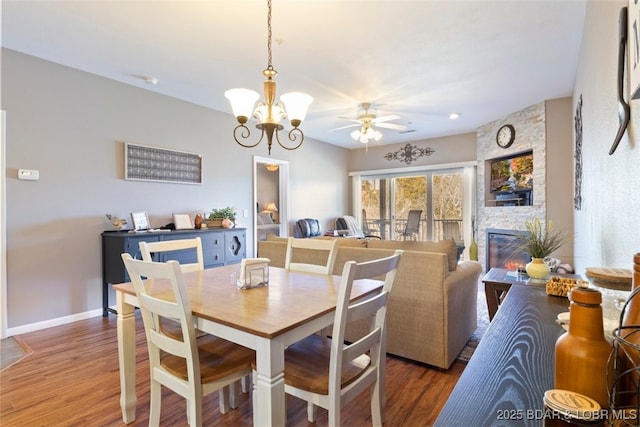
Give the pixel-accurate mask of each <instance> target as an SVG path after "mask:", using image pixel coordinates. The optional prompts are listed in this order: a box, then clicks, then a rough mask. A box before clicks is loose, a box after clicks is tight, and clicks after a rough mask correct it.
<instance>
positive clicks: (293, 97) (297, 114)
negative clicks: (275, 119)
mask: <svg viewBox="0 0 640 427" xmlns="http://www.w3.org/2000/svg"><path fill="white" fill-rule="evenodd" d="M280 100H281V101H282V102H283V103H284V107H285V109H286V111H287V115H288V116H289V120H290V121H291V122H293V121H294V120H295V121H297V124H296V125H295V127H298V126H300V123H302V122H303V121H304V118H305V117H306V115H307V110H308V109H309V105H311V103H312V102H313V98H312V97H311V96H310V95H307V94H306V93H302V92H289V93H285V94H284V95H282V96H281V97H280ZM292 124H293V123H292Z"/></svg>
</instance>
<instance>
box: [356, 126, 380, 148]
mask: <svg viewBox="0 0 640 427" xmlns="http://www.w3.org/2000/svg"><path fill="white" fill-rule="evenodd" d="M351 138H353V139H355V140H356V141H360V142H362V143H363V144H366V143H367V142H369V141H370V140H374V141H380V138H382V134H381V133H380V132H379V131H377V130H376V129H374V128H373V127H372V126H371V123H369V122H366V121H365V122H363V123H362V128H360V129H356V130H354V131H353V132H351Z"/></svg>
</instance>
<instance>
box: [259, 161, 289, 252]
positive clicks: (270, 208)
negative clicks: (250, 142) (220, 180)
mask: <svg viewBox="0 0 640 427" xmlns="http://www.w3.org/2000/svg"><path fill="white" fill-rule="evenodd" d="M253 206H254V208H253V256H254V257H255V256H256V254H257V253H258V242H259V241H260V240H264V239H265V238H266V235H267V234H268V233H273V234H276V235H278V236H280V237H288V235H289V227H288V224H289V162H288V161H286V160H277V159H273V158H271V157H260V156H254V157H253ZM269 220H270V221H271V224H269V223H268V222H269Z"/></svg>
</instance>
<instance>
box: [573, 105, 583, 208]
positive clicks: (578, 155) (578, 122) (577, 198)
mask: <svg viewBox="0 0 640 427" xmlns="http://www.w3.org/2000/svg"><path fill="white" fill-rule="evenodd" d="M574 124H575V131H576V149H575V153H574V155H573V156H574V158H575V161H576V164H575V169H574V170H575V183H574V185H575V190H574V195H573V207H574V209H575V210H577V211H579V210H581V209H582V94H581V95H580V101H578V106H577V107H576V117H575V118H574Z"/></svg>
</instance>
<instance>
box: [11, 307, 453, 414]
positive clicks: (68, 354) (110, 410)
mask: <svg viewBox="0 0 640 427" xmlns="http://www.w3.org/2000/svg"><path fill="white" fill-rule="evenodd" d="M136 323H137V359H136V360H137V369H136V382H137V396H138V405H137V418H136V420H135V422H134V423H132V424H129V425H131V426H143V425H144V426H146V425H147V424H148V415H149V399H148V393H149V372H148V361H147V354H146V353H147V348H146V343H145V336H144V329H143V325H142V320H141V319H138V321H137V322H136ZM20 338H21V339H22V340H23V341H24V342H25V343H26V344H27V345H28V346H29V347H30V348H31V349H32V350H33V353H32V354H30V355H29V356H27V357H25V358H24V359H22V360H21V361H19V362H17V363H15V364H14V365H13V366H10V367H9V368H7V369H5V370H3V371H2V373H1V374H0V409H1V412H0V424H1V425H2V426H3V427H9V426H121V425H124V423H123V422H122V415H121V412H120V383H119V377H118V350H117V339H116V319H115V316H113V315H110V316H109V317H108V318H101V317H100V318H93V319H88V320H83V321H79V322H74V323H71V324H68V325H63V326H59V327H55V328H50V329H45V330H42V331H37V332H32V333H29V334H24V335H21V336H20ZM464 368H465V365H464V364H462V363H460V362H455V363H454V365H453V366H452V367H451V368H450V369H449V370H447V371H442V370H439V369H435V368H430V367H427V366H424V365H420V364H416V363H413V362H409V361H406V360H403V359H399V358H395V357H389V358H387V411H386V425H388V426H410V427H413V426H429V425H432V424H433V423H434V421H435V419H436V418H437V416H438V413H439V412H440V409H441V408H442V406H444V403H445V402H446V400H447V397H448V396H449V394H450V393H451V390H452V389H453V387H454V386H455V384H456V382H457V381H458V378H459V377H460V374H461V373H462V371H463V370H464ZM203 412H204V425H216V426H250V425H252V412H251V398H250V395H249V394H244V395H242V396H241V405H240V407H239V408H238V409H235V410H232V411H230V412H229V413H227V414H226V415H221V414H220V412H219V410H218V397H217V393H214V394H212V395H210V396H208V397H206V398H205V399H204V404H203ZM342 424H343V425H345V426H347V425H348V426H366V425H370V424H371V415H370V408H369V399H368V395H363V396H360V397H359V398H357V399H356V400H355V401H353V402H351V403H350V404H349V405H348V406H347V407H345V408H344V410H343V412H342ZM161 425H163V426H186V425H187V419H186V409H185V402H184V399H182V398H180V397H179V396H178V395H176V394H174V393H172V392H171V391H169V390H166V389H165V390H164V391H163V395H162V418H161ZM308 425H313V424H309V423H308V422H307V419H306V404H305V403H303V402H302V401H300V400H298V399H295V398H293V397H291V396H287V426H308ZM315 425H318V426H324V425H327V415H326V411H324V410H323V409H319V410H318V421H317V423H316V424H315Z"/></svg>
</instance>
